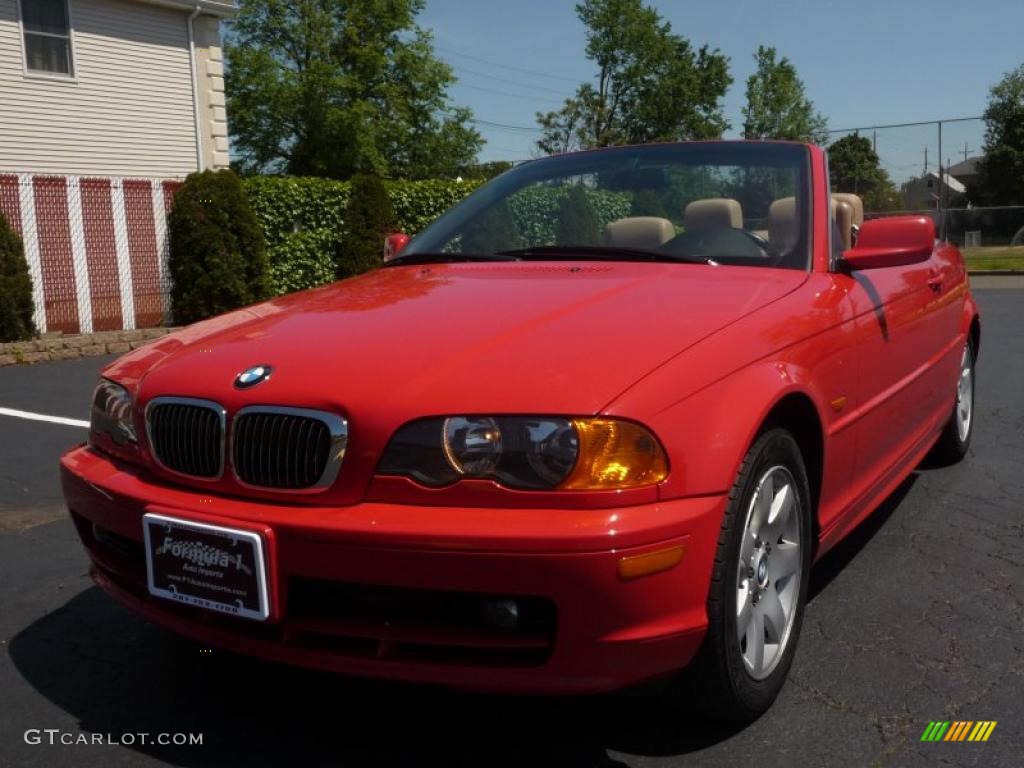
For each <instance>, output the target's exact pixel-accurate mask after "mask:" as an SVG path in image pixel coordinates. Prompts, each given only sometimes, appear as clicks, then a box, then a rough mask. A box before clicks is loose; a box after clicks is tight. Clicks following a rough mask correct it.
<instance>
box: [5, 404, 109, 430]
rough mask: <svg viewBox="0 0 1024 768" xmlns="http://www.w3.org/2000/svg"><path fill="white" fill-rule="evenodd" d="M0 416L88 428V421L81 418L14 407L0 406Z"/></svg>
mask: <svg viewBox="0 0 1024 768" xmlns="http://www.w3.org/2000/svg"><path fill="white" fill-rule="evenodd" d="M0 416H13V417H14V418H16V419H28V420H29V421H47V422H49V423H51V424H63V425H64V426H66V427H81V428H83V429H88V428H89V422H88V421H83V420H82V419H65V418H64V417H63V416H47V415H46V414H45V413H32V412H31V411H18V410H15V409H14V408H0Z"/></svg>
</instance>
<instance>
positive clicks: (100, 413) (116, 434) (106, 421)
mask: <svg viewBox="0 0 1024 768" xmlns="http://www.w3.org/2000/svg"><path fill="white" fill-rule="evenodd" d="M89 431H90V432H92V433H93V434H95V435H104V436H106V437H109V438H110V439H111V440H113V442H114V445H117V446H125V445H128V444H129V443H136V442H138V440H137V438H136V435H135V423H134V422H133V420H132V398H131V395H129V394H128V390H126V389H125V388H124V387H122V386H120V385H118V384H115V383H114V382H112V381H108V380H107V379H100V383H99V384H97V385H96V390H95V392H93V396H92V414H91V419H90V424H89Z"/></svg>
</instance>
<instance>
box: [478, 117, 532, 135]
mask: <svg viewBox="0 0 1024 768" xmlns="http://www.w3.org/2000/svg"><path fill="white" fill-rule="evenodd" d="M470 122H473V123H476V124H477V125H482V126H484V127H485V128H495V129H497V130H500V131H514V132H517V133H519V132H525V133H543V132H544V129H542V128H537V127H536V126H529V125H509V124H508V123H496V122H494V121H493V120H481V119H480V118H477V117H471V118H470Z"/></svg>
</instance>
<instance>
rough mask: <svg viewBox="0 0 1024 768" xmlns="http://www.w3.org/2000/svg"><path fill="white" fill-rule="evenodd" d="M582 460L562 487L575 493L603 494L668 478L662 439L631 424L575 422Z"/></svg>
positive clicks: (580, 420) (580, 458) (594, 420)
mask: <svg viewBox="0 0 1024 768" xmlns="http://www.w3.org/2000/svg"><path fill="white" fill-rule="evenodd" d="M572 425H573V427H574V428H575V429H576V434H577V436H578V437H579V457H578V458H577V459H576V466H575V467H574V468H573V470H572V473H571V474H570V475H569V477H567V478H566V479H565V480H564V481H562V483H561V484H560V485H559V486H558V487H559V488H561V489H564V490H573V491H603V490H618V489H622V488H637V487H640V486H643V485H655V484H657V483H660V482H661V481H662V480H664V479H665V478H666V477H667V476H668V459H666V458H665V450H664V449H663V448H662V447H661V444H660V443H659V442H658V440H657V439H656V438H655V437H654V435H652V434H651V433H650V432H648V431H647V430H646V429H644V428H643V427H641V426H640V425H639V424H634V423H633V422H630V421H618V420H616V419H573V420H572Z"/></svg>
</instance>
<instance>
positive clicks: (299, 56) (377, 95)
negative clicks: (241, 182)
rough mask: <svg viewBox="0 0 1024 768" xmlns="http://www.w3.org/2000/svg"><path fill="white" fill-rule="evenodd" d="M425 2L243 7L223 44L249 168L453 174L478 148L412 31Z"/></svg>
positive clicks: (281, 0) (344, 0) (463, 113)
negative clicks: (225, 43)
mask: <svg viewBox="0 0 1024 768" xmlns="http://www.w3.org/2000/svg"><path fill="white" fill-rule="evenodd" d="M423 5H424V0H389V1H388V2H381V1H380V0H302V1H301V2H291V1H290V0H247V1H246V2H245V3H243V4H242V7H241V10H240V11H239V14H238V16H237V17H236V19H235V22H234V24H233V32H232V34H231V36H230V38H229V40H228V44H227V58H228V71H227V83H226V85H227V92H228V106H229V112H230V114H231V123H230V125H231V130H232V140H233V144H234V147H235V148H236V149H237V151H238V154H239V158H240V159H239V164H238V165H239V168H240V169H241V170H243V171H247V172H249V171H284V172H287V173H290V174H294V175H313V176H327V177H331V178H342V179H346V178H349V177H351V176H352V175H354V174H355V173H357V172H372V173H375V174H378V175H391V176H403V177H407V178H426V177H430V176H449V175H450V176H454V175H456V173H457V171H458V169H459V168H460V167H464V166H466V165H468V164H469V163H471V162H472V161H473V159H474V157H475V156H476V153H477V151H478V150H479V149H480V147H481V146H482V139H481V137H480V134H479V133H478V132H477V131H476V130H475V129H473V128H472V127H471V125H470V119H471V117H472V115H471V113H470V111H469V110H468V109H464V108H457V107H453V106H452V105H451V104H450V102H449V99H448V95H447V91H448V88H449V86H450V85H451V84H452V83H453V82H454V81H455V77H454V75H453V73H452V70H451V68H450V67H449V66H448V65H447V64H445V63H444V62H442V61H440V60H438V59H436V58H435V57H434V53H433V43H432V38H431V35H430V33H429V32H427V31H425V30H423V29H421V28H420V27H419V26H417V25H416V23H415V18H416V15H417V14H418V13H419V12H420V11H421V10H422V9H423Z"/></svg>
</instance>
